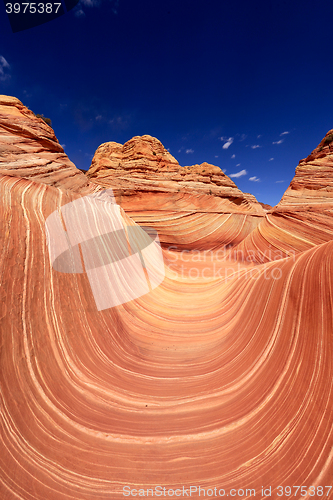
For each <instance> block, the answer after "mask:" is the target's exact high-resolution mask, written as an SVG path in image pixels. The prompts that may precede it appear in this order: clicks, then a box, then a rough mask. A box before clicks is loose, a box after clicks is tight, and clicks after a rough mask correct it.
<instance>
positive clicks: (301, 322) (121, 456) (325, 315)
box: [0, 96, 333, 500]
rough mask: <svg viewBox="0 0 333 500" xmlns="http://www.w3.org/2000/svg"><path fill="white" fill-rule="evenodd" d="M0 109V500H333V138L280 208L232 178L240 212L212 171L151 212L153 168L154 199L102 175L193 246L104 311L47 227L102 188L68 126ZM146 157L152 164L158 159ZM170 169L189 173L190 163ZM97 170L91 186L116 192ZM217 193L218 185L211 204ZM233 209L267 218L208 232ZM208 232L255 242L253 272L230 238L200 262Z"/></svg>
mask: <svg viewBox="0 0 333 500" xmlns="http://www.w3.org/2000/svg"><path fill="white" fill-rule="evenodd" d="M0 104H1V115H0V121H1V128H0V130H1V131H0V134H1V135H0V144H1V168H0V189H1V197H0V220H1V232H0V234H1V247H0V248H1V258H0V276H1V286H0V293H1V303H0V304H1V314H0V334H1V344H0V345H1V393H0V397H1V400H0V411H1V421H0V422H1V423H0V432H1V453H0V464H1V467H0V470H1V472H0V481H1V482H0V498H1V499H3V500H14V499H15V500H17V499H24V500H45V499H47V500H73V499H74V500H106V499H108V500H113V499H121V498H124V496H125V495H124V493H126V494H128V495H129V497H130V498H132V496H134V495H135V494H136V495H137V496H143V493H144V496H145V497H147V496H148V497H150V498H151V497H152V496H153V495H152V493H154V497H156V496H158V495H157V494H155V491H156V490H154V488H155V487H156V486H160V487H161V488H162V490H159V489H157V492H159V491H162V497H163V498H165V497H169V496H171V495H172V493H174V496H181V497H182V498H184V496H188V497H189V495H190V487H191V486H192V489H191V498H195V499H199V498H207V497H208V496H210V497H211V498H220V497H221V496H219V493H218V492H219V491H220V495H221V494H223V491H222V489H223V490H224V491H225V496H227V495H228V496H229V497H230V496H236V497H237V498H238V497H239V496H242V498H246V497H247V498H248V497H250V494H251V496H254V494H253V492H250V491H249V490H250V489H254V490H255V493H256V496H257V497H260V498H266V497H267V498H274V499H276V498H278V494H279V495H280V494H281V487H282V488H287V487H288V486H289V487H291V491H292V492H293V493H292V497H293V498H301V496H300V494H299V493H300V490H299V492H298V493H297V494H296V496H295V495H294V492H295V491H296V490H295V488H293V487H296V486H303V490H302V494H306V493H304V492H306V491H307V492H308V497H307V498H309V497H310V496H313V497H314V498H318V496H320V497H321V498H328V499H332V498H333V493H332V488H331V486H332V484H333V405H332V401H333V399H332V396H333V363H332V359H333V342H332V333H333V324H332V318H333V314H332V313H333V310H332V309H333V273H332V264H333V261H332V258H333V257H332V256H333V241H332V236H333V233H332V216H333V207H332V182H333V164H332V160H333V150H332V145H333V142H332V141H331V138H332V134H333V131H330V132H329V133H328V134H327V135H326V137H325V138H324V139H323V141H321V143H320V145H319V146H318V147H317V148H316V149H315V150H314V152H313V153H312V154H311V155H310V156H309V157H308V158H307V159H305V160H302V161H301V162H300V164H299V166H298V167H297V169H296V174H295V177H294V179H293V180H292V182H291V184H290V186H289V188H288V189H287V191H286V193H285V195H284V196H283V198H282V200H281V202H280V203H279V204H278V205H277V206H276V207H274V208H273V209H272V210H271V211H269V212H268V213H265V214H264V215H263V214H262V213H261V212H260V209H259V207H258V206H257V204H256V202H255V200H254V199H249V198H248V197H247V196H246V195H242V194H241V193H240V192H239V191H237V188H236V187H235V186H234V185H233V183H231V181H230V180H229V179H228V178H225V183H226V184H225V185H224V184H223V185H222V187H223V186H226V187H227V188H228V190H227V191H226V193H227V196H226V197H225V198H226V201H224V200H223V196H220V193H221V192H220V191H219V187H216V186H218V184H217V183H216V181H213V180H211V181H209V183H208V182H207V183H204V182H202V180H201V179H202V178H204V179H205V178H206V177H205V176H204V175H201V174H200V180H198V179H196V178H195V175H196V174H195V173H193V172H201V170H206V168H205V167H204V166H199V167H198V166H195V167H191V168H190V169H189V170H190V171H191V174H186V175H189V176H190V177H187V178H186V176H185V174H184V176H182V174H179V176H180V178H179V182H182V183H183V184H180V185H182V186H183V187H182V193H181V194H183V197H182V196H181V194H179V193H180V192H178V191H177V190H176V189H175V184H173V183H174V182H178V181H177V180H176V181H174V180H166V181H163V180H161V179H155V181H156V183H157V184H154V186H157V185H158V186H159V189H158V190H156V199H155V201H153V200H152V201H151V202H149V199H148V198H147V196H146V191H145V190H144V189H143V185H144V184H145V185H147V183H144V180H145V179H146V180H149V182H152V180H151V179H148V176H151V175H153V174H152V171H149V174H148V169H147V172H143V174H144V175H143V176H142V177H140V181H139V182H138V185H139V187H140V189H136V186H137V184H136V183H135V182H133V180H132V181H131V179H130V177H128V176H127V175H125V173H123V174H122V177H123V179H119V180H117V179H115V180H114V182H111V180H110V183H109V182H108V180H107V178H108V175H110V172H109V173H107V172H104V173H105V175H104V176H103V179H104V180H103V185H104V184H105V185H108V186H111V187H112V188H114V191H115V194H116V197H118V202H119V203H121V204H122V206H123V207H124V210H127V214H126V213H125V211H124V210H123V209H120V211H121V214H122V217H123V219H124V221H126V222H127V223H128V224H132V225H135V222H133V220H132V219H131V218H130V217H129V215H128V214H129V213H131V212H132V213H133V217H135V218H136V220H138V221H140V222H141V218H142V219H143V218H145V217H148V214H146V213H145V212H147V213H148V212H149V211H154V213H153V214H152V217H151V220H149V222H152V223H156V225H158V224H159V223H160V222H159V221H160V220H162V219H163V217H165V212H168V211H170V212H175V213H176V212H177V213H179V227H177V226H176V222H175V221H176V218H175V216H174V215H173V216H172V217H173V218H172V219H171V222H170V231H169V232H167V230H165V234H166V236H168V237H169V236H170V238H171V235H172V234H176V235H177V241H178V242H179V244H182V245H183V247H182V249H179V248H178V249H171V250H170V249H168V247H167V246H165V245H164V246H163V245H162V246H163V248H162V251H163V256H164V263H165V278H164V280H163V282H162V283H161V284H160V285H159V286H158V287H157V288H155V289H154V290H153V291H151V292H150V293H147V294H146V295H142V296H141V297H139V298H138V299H135V300H132V301H129V302H126V303H123V304H121V305H118V306H116V307H112V308H109V309H105V310H101V311H98V310H97V308H96V305H95V303H94V297H93V295H92V291H91V288H90V286H89V282H88V278H87V274H86V273H85V272H84V273H81V274H74V273H65V272H59V271H56V270H55V269H53V268H52V265H51V261H50V257H49V253H48V247H47V242H46V233H45V220H46V219H47V218H48V217H49V216H50V214H52V213H53V212H54V211H57V210H59V209H60V208H61V207H63V206H64V205H66V204H68V203H69V202H71V201H73V200H74V201H76V200H80V199H81V198H82V197H85V196H86V193H94V194H95V193H97V194H98V193H99V190H100V189H101V186H100V185H97V184H92V181H91V180H90V181H89V180H88V181H87V177H85V176H84V174H82V175H81V173H80V172H77V171H76V170H75V167H74V165H73V164H72V163H71V162H70V161H69V160H68V158H67V157H66V155H65V154H64V153H63V151H62V150H61V148H60V147H59V145H58V143H57V140H56V139H55V137H54V134H53V131H52V130H51V129H50V128H49V127H48V126H47V125H45V124H44V123H41V121H40V120H39V119H38V118H36V117H34V116H33V115H32V114H31V113H30V112H29V111H28V110H27V108H25V107H24V106H23V105H22V103H20V102H19V101H18V100H16V99H14V98H8V97H4V96H1V98H0ZM144 137H146V136H144ZM136 142H137V141H136V140H135V141H134V143H133V142H132V143H131V141H129V143H130V144H129V143H127V145H128V144H129V146H130V147H132V148H134V149H135V147H136V144H135V143H136ZM144 143H147V144H148V146H149V144H154V147H156V148H157V147H159V148H160V146H159V144H158V142H155V140H151V139H148V138H147V137H146V138H145V139H144ZM140 144H141V145H140V148H141V146H142V144H143V143H142V141H141V142H140ZM127 147H128V146H127ZM149 147H150V146H149ZM124 148H125V147H124ZM118 151H119V157H120V159H121V161H120V163H121V164H122V167H121V169H119V170H121V171H122V170H125V167H124V165H126V163H125V164H124V163H122V161H123V156H122V155H123V149H122V148H121V147H119V148H118ZM152 156H155V155H152ZM156 156H157V154H156ZM95 158H96V157H95ZM133 158H134V154H133V153H132V159H133ZM106 159H108V160H109V161H110V162H111V163H112V162H113V164H117V162H119V158H118V159H115V156H111V157H110V156H109V158H105V160H106ZM105 160H103V161H105ZM146 160H147V162H148V161H149V162H150V161H152V162H153V161H154V159H151V158H150V156H149V154H148V153H147V158H146ZM133 161H134V160H133ZM133 161H132V163H131V160H129V165H130V168H131V169H133V170H134V166H133ZM144 161H145V153H144V152H143V154H142V159H140V162H141V164H143V163H144ZM161 161H162V160H161ZM168 162H169V168H171V166H170V165H173V167H172V168H173V169H174V172H175V174H172V175H175V176H176V172H177V171H178V170H179V168H180V167H178V166H177V163H176V161H175V160H173V159H172V158H170V157H169V156H168ZM97 164H98V162H97V161H96V162H95V166H96V165H97ZM99 165H101V162H100V163H99ZM108 165H109V166H110V163H109V164H108ZM153 165H154V163H153ZM165 165H166V168H167V162H166V163H165ZM109 166H108V169H109ZM111 168H112V167H111ZM117 168H118V167H117ZM183 168H184V167H183ZM97 169H98V167H97ZM207 169H208V168H207ZM209 170H210V171H211V172H214V175H212V177H214V176H216V178H219V179H222V180H223V179H224V177H223V176H222V177H221V174H219V172H217V171H215V167H209ZM95 172H96V170H95ZM99 172H100V174H99V175H97V174H98V171H97V174H96V176H95V177H93V176H91V174H92V170H91V171H90V174H89V177H90V178H93V179H94V182H98V183H101V182H102V181H101V178H102V176H101V170H99ZM182 172H183V171H182ZM184 172H185V170H184ZM215 172H216V174H215ZM202 173H203V174H204V173H206V172H202ZM155 174H156V172H155ZM155 174H154V175H155ZM177 175H178V174H177ZM111 177H113V178H114V173H112V175H111V176H110V179H111ZM181 179H182V180H181ZM131 182H132V183H131ZM149 182H148V188H147V189H148V190H149V189H150V192H151V191H152V188H151V187H149ZM163 183H164V184H163ZM166 183H169V184H167V185H165V184H166ZM184 183H185V184H184ZM191 183H193V191H191ZM197 183H199V184H200V185H199V186H198V185H197ZM202 184H207V188H204V187H203V186H202ZM126 186H127V187H126ZM163 186H164V188H163ZM209 186H211V187H209ZM162 188H163V190H162ZM130 189H131V190H132V191H133V196H134V198H133V199H134V200H135V199H136V198H137V199H140V196H141V197H142V202H141V203H140V204H139V205H138V207H135V206H134V205H133V203H132V202H131V196H129V195H128V190H130ZM204 189H212V190H215V189H216V194H214V195H213V199H211V198H209V196H211V195H209V196H208V194H202V193H203V190H204ZM140 193H142V194H140ZM206 193H207V191H206ZM232 193H233V194H234V196H231V195H232ZM151 196H152V197H153V196H155V195H154V194H153V193H152V194H151ZM205 196H207V198H204V197H205ZM197 198H198V199H197ZM173 199H174V200H175V203H174V206H173V205H172V203H173V201H172V200H173ZM186 200H188V206H187V204H186ZM202 200H206V201H207V204H208V208H207V211H208V209H209V210H210V212H209V213H208V215H207V214H206V213H205V212H204V208H205V203H204V202H203V201H202ZM150 203H151V204H150ZM234 205H235V206H234ZM102 206H104V205H103V204H102ZM236 206H237V207H238V208H239V212H237V210H236ZM157 207H160V208H159V209H158V210H157ZM227 207H229V208H230V213H229V215H230V217H231V216H236V215H239V216H242V217H247V218H250V217H253V218H254V217H256V218H257V219H258V220H259V223H253V224H252V222H249V223H248V234H246V231H245V232H244V233H242V234H244V235H245V236H244V239H243V240H242V241H240V242H237V236H236V234H233V235H232V236H231V233H232V232H233V228H232V227H231V226H230V225H227V224H226V223H225V224H224V225H225V234H224V236H223V231H218V230H217V229H216V228H215V227H214V224H213V223H211V222H210V221H211V220H213V221H214V220H215V218H218V216H219V217H221V216H222V215H223V214H227ZM136 208H137V211H136ZM223 210H225V211H223ZM159 211H161V213H162V214H161V215H160V214H159ZM186 211H188V212H189V213H190V214H192V216H191V217H190V218H189V217H187V216H186V215H184V213H185V212H186ZM199 214H201V217H200V216H199ZM209 214H210V215H209ZM195 215H197V217H194V216H195ZM245 220H246V219H245ZM249 220H251V219H249ZM156 221H157V222H156ZM221 224H222V223H221ZM235 224H236V225H237V224H238V221H237V219H235ZM207 225H208V226H210V230H211V231H213V232H214V231H215V232H216V233H217V234H218V237H219V239H220V241H222V240H223V238H224V239H225V241H229V240H230V241H231V242H232V244H233V245H234V246H233V248H231V249H229V250H228V251H229V252H231V251H232V250H234V249H238V250H240V249H241V248H243V251H244V252H247V253H246V256H249V255H252V257H253V258H252V259H251V261H248V260H246V258H244V255H245V254H244V252H243V253H242V252H238V253H236V256H235V255H234V256H233V257H232V258H231V259H230V260H229V258H225V257H228V255H223V252H221V248H220V247H219V246H218V245H217V250H212V251H211V252H208V251H207V248H206V249H205V250H201V251H199V249H200V248H202V245H201V242H202V240H203V235H204V236H208V233H209V231H206V232H205V229H203V228H205V226H207ZM88 226H89V224H88ZM91 226H92V227H78V231H80V230H87V229H91V230H93V229H94V227H95V226H94V224H92V223H91ZM251 227H252V231H251V229H250V228H251ZM238 231H239V232H240V233H241V232H242V228H241V227H240V226H238ZM182 233H183V234H184V241H183V242H182V239H181V235H182ZM190 233H192V236H193V238H192V239H190V238H189V234H190ZM196 234H197V235H198V247H199V248H195V245H194V242H195V241H196V240H195V238H196ZM165 239H166V238H165ZM186 245H188V248H187V247H186ZM212 248H214V245H212ZM185 250H187V251H185ZM268 250H269V251H271V254H269V253H267V252H268ZM251 251H252V252H254V253H253V254H251ZM221 255H223V258H225V259H224V260H223V258H221ZM229 256H230V255H229ZM217 268H218V270H219V273H218V274H216V272H215V271H216V269H217ZM120 286H121V284H120ZM199 486H200V487H201V491H200V492H199ZM124 487H126V489H125V490H124V489H123V488H124ZM262 487H263V488H264V489H265V492H264V493H262ZM310 487H311V488H310ZM151 488H153V492H152V491H151ZM163 488H166V489H165V494H163ZM183 488H184V490H183ZM195 488H197V490H195ZM215 488H216V490H215ZM269 488H270V491H271V496H269ZM129 489H131V490H135V491H133V492H132V495H130V494H129V493H128V492H129ZM147 489H150V490H149V491H148V492H147ZM171 489H172V490H173V492H171ZM169 490H170V492H169ZM177 490H178V491H177ZM203 490H205V496H204V494H203ZM231 490H232V491H231ZM234 490H236V493H235V491H234ZM241 490H243V491H241ZM246 490H248V491H246ZM184 491H185V493H183V492H184ZM289 491H290V490H288V488H287V489H284V490H283V492H284V493H286V494H285V495H283V496H281V498H285V497H286V496H288V492H289Z"/></svg>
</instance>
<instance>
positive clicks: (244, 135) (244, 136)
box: [239, 134, 247, 142]
mask: <svg viewBox="0 0 333 500" xmlns="http://www.w3.org/2000/svg"><path fill="white" fill-rule="evenodd" d="M246 138H247V135H246V134H241V136H240V139H239V141H240V142H241V141H245V139H246Z"/></svg>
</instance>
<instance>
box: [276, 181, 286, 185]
mask: <svg viewBox="0 0 333 500" xmlns="http://www.w3.org/2000/svg"><path fill="white" fill-rule="evenodd" d="M281 182H286V181H275V184H280V183H281Z"/></svg>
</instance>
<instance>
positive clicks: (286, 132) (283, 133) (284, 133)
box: [280, 130, 289, 136]
mask: <svg viewBox="0 0 333 500" xmlns="http://www.w3.org/2000/svg"><path fill="white" fill-rule="evenodd" d="M287 134H289V132H288V131H287V130H286V131H285V132H282V134H280V136H281V135H287Z"/></svg>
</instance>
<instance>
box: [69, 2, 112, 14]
mask: <svg viewBox="0 0 333 500" xmlns="http://www.w3.org/2000/svg"><path fill="white" fill-rule="evenodd" d="M109 3H111V10H112V12H113V14H115V15H117V14H118V8H119V0H111V1H110V2H109ZM101 4H102V0H80V2H79V4H78V8H77V10H76V11H75V16H76V17H83V16H85V13H84V11H83V9H82V7H100V6H101Z"/></svg>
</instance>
